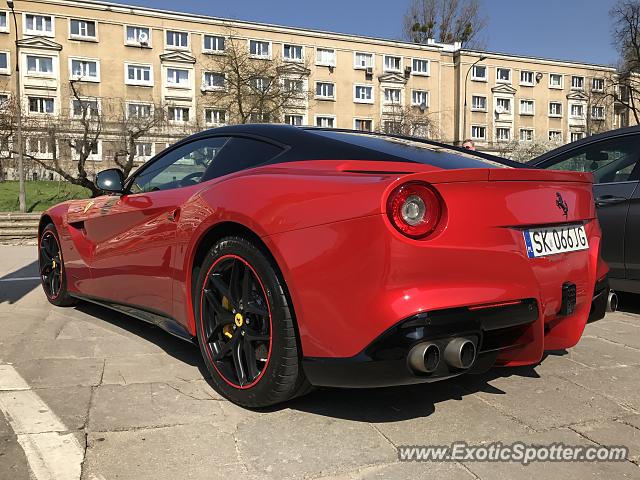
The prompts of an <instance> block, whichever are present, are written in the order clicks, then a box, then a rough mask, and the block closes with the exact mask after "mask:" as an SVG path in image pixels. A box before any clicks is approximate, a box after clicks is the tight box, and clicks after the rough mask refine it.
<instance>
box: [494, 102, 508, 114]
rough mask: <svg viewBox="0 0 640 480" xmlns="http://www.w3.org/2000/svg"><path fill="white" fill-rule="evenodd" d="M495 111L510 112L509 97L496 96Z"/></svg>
mask: <svg viewBox="0 0 640 480" xmlns="http://www.w3.org/2000/svg"><path fill="white" fill-rule="evenodd" d="M496 113H511V99H510V98H496Z"/></svg>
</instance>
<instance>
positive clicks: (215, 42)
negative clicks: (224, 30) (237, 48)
mask: <svg viewBox="0 0 640 480" xmlns="http://www.w3.org/2000/svg"><path fill="white" fill-rule="evenodd" d="M224 48H225V45H224V37H218V36H215V35H205V36H204V45H203V50H204V51H205V52H214V53H220V52H224Z"/></svg>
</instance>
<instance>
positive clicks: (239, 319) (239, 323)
mask: <svg viewBox="0 0 640 480" xmlns="http://www.w3.org/2000/svg"><path fill="white" fill-rule="evenodd" d="M234 321H235V322H236V327H241V326H242V324H243V323H244V318H243V317H242V314H241V313H236V317H235V319H234Z"/></svg>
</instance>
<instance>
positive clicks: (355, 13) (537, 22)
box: [112, 0, 617, 65]
mask: <svg viewBox="0 0 640 480" xmlns="http://www.w3.org/2000/svg"><path fill="white" fill-rule="evenodd" d="M112 1H114V2H116V3H125V4H128V5H142V6H147V7H153V8H161V9H165V10H174V11H176V10H179V11H181V12H189V13H199V14H204V15H211V16H216V17H224V18H234V19H239V20H251V21H257V22H265V23H273V24H278V25H287V26H294V27H303V28H310V29H316V30H327V31H332V32H341V33H352V34H359V35H366V36H372V37H381V38H391V39H394V38H401V30H402V18H403V15H404V12H405V11H406V9H407V7H408V5H409V2H410V0H323V1H322V2H313V3H312V2H310V1H308V0H268V1H265V0H232V1H221V0H180V1H179V2H177V1H176V0H112ZM480 1H481V3H482V6H483V8H484V13H485V15H486V17H487V19H488V25H487V27H486V29H485V30H484V33H483V35H482V39H483V40H484V45H485V46H486V49H487V50H490V51H494V52H503V53H512V54H521V55H529V56H536V57H545V58H554V59H560V60H575V61H582V62H588V63H598V64H606V65H608V64H614V63H615V62H616V58H617V54H616V50H615V48H614V46H613V45H612V42H611V20H610V18H609V9H610V8H611V6H612V5H613V4H614V3H615V0H533V1H532V0H480Z"/></svg>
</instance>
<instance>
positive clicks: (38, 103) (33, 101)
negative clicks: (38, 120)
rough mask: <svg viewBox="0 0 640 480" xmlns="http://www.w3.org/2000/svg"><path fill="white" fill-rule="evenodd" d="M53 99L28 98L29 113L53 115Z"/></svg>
mask: <svg viewBox="0 0 640 480" xmlns="http://www.w3.org/2000/svg"><path fill="white" fill-rule="evenodd" d="M54 105H55V104H54V99H53V98H46V97H29V112H31V113H53V109H54Z"/></svg>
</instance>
